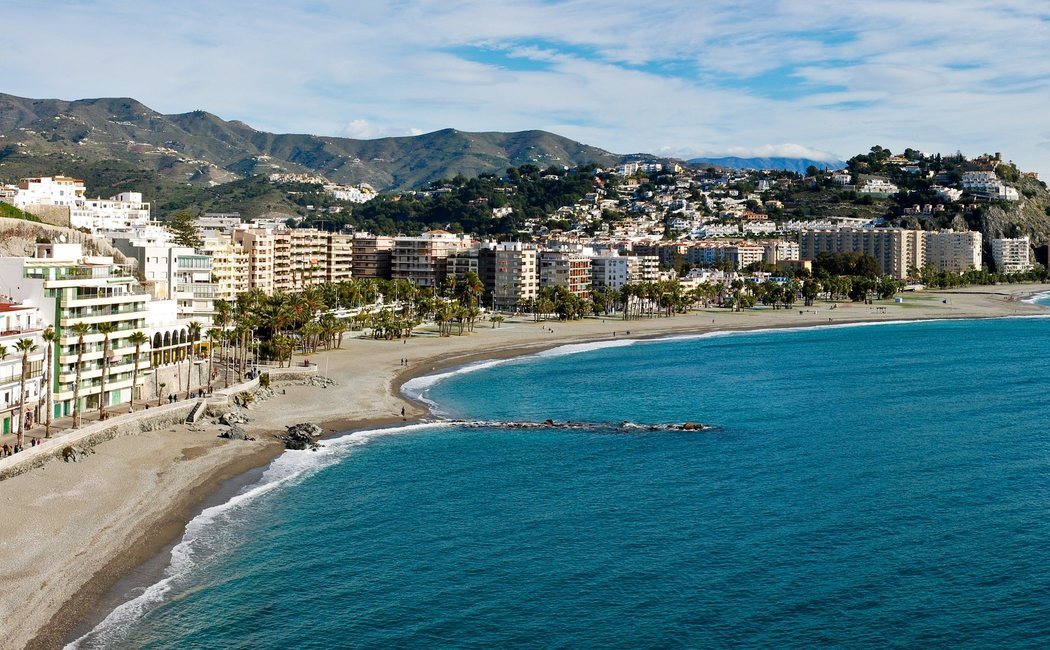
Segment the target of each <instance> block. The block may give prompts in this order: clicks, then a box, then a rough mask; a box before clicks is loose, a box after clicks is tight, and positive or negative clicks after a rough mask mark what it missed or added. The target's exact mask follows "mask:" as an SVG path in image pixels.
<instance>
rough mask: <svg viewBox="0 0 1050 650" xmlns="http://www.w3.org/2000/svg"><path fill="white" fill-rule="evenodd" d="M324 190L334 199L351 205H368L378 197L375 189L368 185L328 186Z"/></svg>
mask: <svg viewBox="0 0 1050 650" xmlns="http://www.w3.org/2000/svg"><path fill="white" fill-rule="evenodd" d="M324 189H325V191H326V192H328V193H329V194H330V195H331V196H332V198H334V199H337V200H339V201H350V202H351V203H367V202H369V201H371V200H372V199H374V198H376V196H378V194H377V193H376V191H375V188H373V187H372V186H371V185H369V184H367V183H361V184H360V185H357V186H347V185H327V186H325V188H324Z"/></svg>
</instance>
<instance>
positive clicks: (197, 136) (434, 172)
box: [0, 94, 621, 190]
mask: <svg viewBox="0 0 1050 650" xmlns="http://www.w3.org/2000/svg"><path fill="white" fill-rule="evenodd" d="M0 136H2V138H0V143H2V144H3V146H2V147H0V158H5V159H11V160H10V162H8V163H7V164H5V165H4V166H3V167H0V179H3V180H6V181H8V182H10V181H11V180H14V179H17V177H18V175H19V174H22V175H26V173H25V172H28V173H29V174H42V173H45V170H46V171H47V172H50V170H51V169H52V168H53V167H54V166H55V165H56V164H63V165H69V166H70V169H72V168H73V165H74V164H81V165H83V164H92V163H99V162H101V161H121V162H124V163H129V164H131V165H133V166H135V167H138V168H144V169H148V170H151V171H154V172H157V173H158V174H159V175H160V176H162V177H164V178H166V179H168V180H169V181H172V182H174V183H176V184H180V183H181V184H185V183H189V184H194V185H213V184H217V183H226V182H230V181H233V180H236V179H237V178H243V177H246V176H250V175H252V174H269V173H273V172H291V173H303V172H309V173H314V174H321V175H324V176H325V177H327V178H329V179H330V180H332V181H335V182H337V183H344V184H358V183H369V184H370V185H372V186H373V187H375V188H376V189H378V190H391V189H408V188H415V187H420V186H422V185H425V184H427V183H429V182H431V181H434V180H437V179H441V178H450V177H453V176H455V175H457V174H463V175H464V176H476V175H478V174H480V173H485V172H502V171H503V170H505V169H506V168H508V167H517V166H520V165H524V164H536V165H539V166H541V167H547V166H549V165H563V166H569V167H574V166H577V165H581V164H586V163H596V164H599V165H609V164H614V163H616V162H617V161H619V160H620V158H621V157H620V156H617V155H614V154H611V153H609V152H607V151H604V150H602V149H598V148H595V147H590V146H588V145H584V144H581V143H579V142H575V141H573V140H569V139H568V138H563V137H561V136H558V135H555V134H553V133H547V132H545V131H521V132H517V133H468V132H464V131H457V130H455V129H444V130H441V131H435V132H434V133H428V134H424V135H418V136H406V137H396V138H379V139H376V140H354V139H349V138H336V137H324V136H316V135H306V134H274V133H266V132H264V131H257V130H255V129H253V128H251V127H250V126H248V125H246V124H244V123H242V122H237V121H226V120H223V119H222V118H220V117H218V116H215V115H212V114H211V113H208V112H205V111H192V112H190V113H182V114H177V115H163V114H161V113H158V112H156V111H154V110H153V109H151V108H149V107H148V106H145V105H144V104H142V103H140V102H138V101H136V100H134V99H131V98H126V97H124V98H102V99H82V100H77V101H63V100H57V99H27V98H22V97H15V96H13V95H6V94H0ZM17 159H21V161H22V162H23V163H24V164H20V165H19V164H14V163H15V162H16V160H17ZM0 162H2V161H0ZM107 164H109V163H107ZM34 165H37V167H34ZM30 169H34V171H28V170H30ZM62 171H66V170H65V169H63V170H62ZM13 172H17V173H13ZM67 173H73V172H72V171H67Z"/></svg>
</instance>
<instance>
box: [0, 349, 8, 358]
mask: <svg viewBox="0 0 1050 650" xmlns="http://www.w3.org/2000/svg"><path fill="white" fill-rule="evenodd" d="M8 352H9V350H8V349H7V346H6V345H0V361H3V360H4V359H6V358H7V353H8Z"/></svg>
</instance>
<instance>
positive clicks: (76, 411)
mask: <svg viewBox="0 0 1050 650" xmlns="http://www.w3.org/2000/svg"><path fill="white" fill-rule="evenodd" d="M70 329H71V330H72V331H73V333H74V334H76V335H77V369H76V375H75V377H74V378H73V428H74V429H76V428H77V427H78V426H80V367H81V365H83V362H84V337H85V336H86V335H87V333H88V332H90V331H91V326H90V325H88V324H87V323H77V324H76V325H74V326H73V327H72V328H70Z"/></svg>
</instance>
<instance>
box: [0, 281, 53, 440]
mask: <svg viewBox="0 0 1050 650" xmlns="http://www.w3.org/2000/svg"><path fill="white" fill-rule="evenodd" d="M46 326H47V324H46V323H44V322H43V320H42V319H41V318H40V312H39V310H37V309H36V308H35V307H31V306H28V305H23V304H18V303H11V302H7V301H4V300H0V346H2V347H3V349H4V351H5V352H6V355H5V356H4V357H3V358H2V359H0V433H12V432H15V431H17V430H18V426H19V421H20V419H23V418H24V422H25V426H26V429H28V427H29V426H30V425H31V424H32V423H35V422H40V421H41V419H42V418H41V416H42V415H43V401H44V400H43V396H44V387H43V385H42V382H43V366H44V355H45V353H46V352H45V350H44V341H43V339H42V338H41V337H40V335H41V333H42V332H43V331H44V328H45V327H46ZM23 339H29V340H31V341H32V342H33V344H34V345H36V349H35V350H33V351H32V352H30V353H29V355H28V357H27V360H28V362H29V368H28V373H27V377H26V384H25V393H26V394H25V402H24V404H23V402H22V368H23V365H22V353H21V352H19V351H18V350H17V349H16V348H15V345H17V344H18V342H19V341H21V340H23ZM25 432H26V430H23V433H25Z"/></svg>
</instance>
